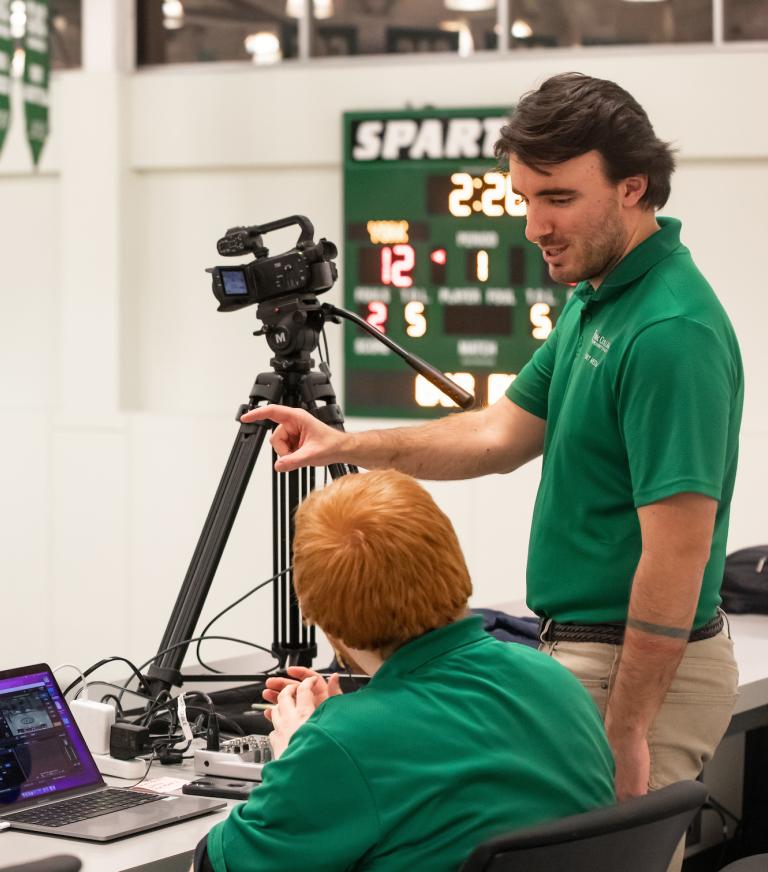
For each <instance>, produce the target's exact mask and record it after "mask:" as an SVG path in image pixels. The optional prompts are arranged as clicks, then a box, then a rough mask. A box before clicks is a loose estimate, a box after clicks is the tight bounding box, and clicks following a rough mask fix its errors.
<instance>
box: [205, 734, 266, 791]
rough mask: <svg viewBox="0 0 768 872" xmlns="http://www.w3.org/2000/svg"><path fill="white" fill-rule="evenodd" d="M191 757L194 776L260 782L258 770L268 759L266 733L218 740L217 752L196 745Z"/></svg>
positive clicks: (260, 769) (259, 770)
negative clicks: (193, 758) (219, 742)
mask: <svg viewBox="0 0 768 872" xmlns="http://www.w3.org/2000/svg"><path fill="white" fill-rule="evenodd" d="M194 756H195V772H197V773H198V775H221V776H223V777H224V778H242V779H244V780H246V781H261V771H262V769H263V768H264V766H265V764H266V763H267V762H268V761H269V760H271V759H272V748H271V746H270V744H269V739H268V738H267V737H266V736H260V735H253V736H239V737H238V738H236V739H228V740H227V741H225V742H222V743H221V750H219V751H207V750H206V749H205V748H196V749H195V752H194Z"/></svg>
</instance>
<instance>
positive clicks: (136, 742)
mask: <svg viewBox="0 0 768 872" xmlns="http://www.w3.org/2000/svg"><path fill="white" fill-rule="evenodd" d="M147 750H149V730H148V729H147V728H146V727H139V726H136V724H113V725H112V729H111V730H110V733H109V753H110V754H111V755H112V756H113V757H117V759H118V760H132V759H133V758H134V757H138V756H139V754H144V753H145V752H146V751H147Z"/></svg>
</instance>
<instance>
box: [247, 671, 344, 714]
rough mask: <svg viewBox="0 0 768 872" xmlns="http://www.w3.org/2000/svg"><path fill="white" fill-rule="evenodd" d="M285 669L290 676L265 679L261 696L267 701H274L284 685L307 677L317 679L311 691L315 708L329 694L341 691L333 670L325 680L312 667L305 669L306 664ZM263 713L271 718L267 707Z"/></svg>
mask: <svg viewBox="0 0 768 872" xmlns="http://www.w3.org/2000/svg"><path fill="white" fill-rule="evenodd" d="M287 671H288V675H290V676H291V677H290V678H282V677H280V678H278V677H275V678H268V679H267V687H266V690H264V691H263V692H262V696H263V697H264V699H265V700H266V701H267V702H271V703H276V702H277V697H278V694H279V693H280V691H282V690H283V689H284V688H285V687H290V686H291V685H297V684H298V683H299V682H300V681H305V680H306V679H307V678H316V679H317V681H316V682H314V684H313V685H312V691H313V694H314V696H315V699H316V702H315V708H317V706H319V705H320V703H321V702H323V701H324V700H326V699H328V697H329V696H336V695H337V694H340V693H341V685H340V683H339V675H338V673H336V672H334V673H333V675H332V676H331V677H330V678H329V679H328V681H326V680H325V677H324V676H323V675H320V673H319V672H315V670H314V669H307V667H306V666H289V667H288V670H287ZM264 714H265V715H266V717H267V718H268V719H269V720H271V719H272V718H271V715H272V712H271V711H270V710H269V709H267V711H266V712H264Z"/></svg>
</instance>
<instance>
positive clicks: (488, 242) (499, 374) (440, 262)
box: [344, 107, 569, 418]
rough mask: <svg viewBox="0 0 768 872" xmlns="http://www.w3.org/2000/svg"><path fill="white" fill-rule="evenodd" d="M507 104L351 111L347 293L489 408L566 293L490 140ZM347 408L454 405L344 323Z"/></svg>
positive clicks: (407, 412) (426, 410) (428, 413)
mask: <svg viewBox="0 0 768 872" xmlns="http://www.w3.org/2000/svg"><path fill="white" fill-rule="evenodd" d="M506 115H507V110H506V109H503V108H498V107H497V108H488V109H453V110H424V111H418V112H417V111H403V112H364V113H363V112H360V113H347V114H346V115H345V116H344V142H345V147H344V170H345V172H344V210H345V240H344V255H345V256H344V298H345V306H347V307H348V308H350V309H352V310H354V311H357V312H358V313H359V314H360V315H361V316H362V317H364V318H365V319H366V320H367V321H368V323H369V324H371V325H372V326H374V327H376V328H377V329H378V330H381V331H382V332H383V333H386V334H388V335H390V336H391V337H392V338H393V339H395V341H397V342H399V343H400V344H402V345H404V346H405V347H407V348H409V349H410V350H412V351H413V352H414V353H416V354H418V355H420V356H421V357H424V358H426V359H427V360H429V362H430V363H432V364H434V365H435V366H437V367H439V368H440V369H442V370H444V371H446V372H448V373H451V375H452V377H453V378H454V380H455V381H457V382H459V383H460V384H462V385H463V386H464V387H466V388H467V389H468V390H471V391H472V392H473V393H475V395H476V396H477V398H478V400H479V401H480V402H483V403H485V402H493V401H495V400H496V399H498V397H499V396H501V394H502V393H503V392H504V390H505V389H506V387H507V385H508V384H509V382H510V380H511V379H512V378H513V377H514V375H515V374H516V373H517V372H518V371H519V370H520V368H521V367H522V366H523V364H525V362H526V361H527V360H528V359H529V357H530V356H531V354H533V352H534V351H535V350H536V348H538V347H539V345H540V344H541V342H543V341H544V339H546V337H547V336H548V335H549V332H550V331H551V330H552V327H553V326H554V324H555V322H556V320H557V315H558V313H559V312H560V311H561V309H562V306H563V305H564V303H565V301H566V298H567V295H568V293H569V289H568V288H567V287H565V286H562V285H554V284H553V283H552V282H551V280H550V278H549V275H548V272H547V270H546V265H545V264H544V263H543V261H542V259H541V256H540V254H539V252H538V250H537V249H536V248H535V246H533V245H531V244H530V243H528V242H527V241H526V239H525V235H524V231H525V220H524V216H525V209H524V206H523V204H522V203H520V202H519V200H518V198H517V197H516V196H515V194H514V193H513V191H512V190H511V187H510V185H509V181H508V177H507V175H506V173H505V172H502V171H500V169H499V168H498V167H497V165H496V160H495V158H494V156H493V145H494V143H495V141H496V139H497V138H498V135H499V129H500V128H501V126H502V125H503V124H504V123H505V120H506ZM345 367H346V373H345V393H346V396H345V408H346V411H347V413H348V414H352V415H367V416H377V417H378V416H390V417H421V418H423V417H434V416H436V415H441V414H446V413H447V412H449V411H450V409H451V408H455V406H453V404H452V403H451V401H450V400H448V399H447V398H446V397H445V396H444V395H442V394H441V393H440V392H439V391H437V390H436V389H435V388H434V387H433V386H432V385H430V384H429V383H428V382H426V381H425V380H424V379H423V378H421V377H420V376H415V375H414V374H413V372H412V371H411V370H409V369H408V368H407V367H406V366H405V365H404V364H403V363H402V361H400V359H399V358H397V357H396V356H395V355H392V354H390V353H389V351H388V349H386V348H385V347H384V346H382V345H381V344H380V343H377V342H376V341H375V340H373V339H371V338H370V337H365V336H361V335H360V333H359V331H356V330H355V328H354V327H352V325H347V324H345Z"/></svg>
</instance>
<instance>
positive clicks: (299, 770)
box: [208, 723, 380, 872]
mask: <svg viewBox="0 0 768 872" xmlns="http://www.w3.org/2000/svg"><path fill="white" fill-rule="evenodd" d="M379 828H380V825H379V819H378V814H377V811H376V808H375V805H374V802H373V797H372V796H371V793H370V790H369V788H368V785H367V783H366V781H365V779H364V778H363V776H362V774H361V773H360V771H359V769H358V767H357V765H356V763H355V762H354V760H353V759H352V758H351V757H350V756H349V755H348V754H347V752H346V751H345V750H344V748H342V747H341V746H340V745H339V744H338V743H337V742H336V741H335V740H334V739H333V738H332V737H331V736H330V735H328V733H326V732H325V730H323V729H322V728H320V727H318V726H317V725H315V724H312V723H306V724H304V725H303V726H302V727H301V728H300V729H299V730H298V731H297V732H296V733H295V735H294V736H293V738H292V739H291V742H290V744H289V745H288V748H287V749H286V750H285V752H284V753H283V755H282V756H281V757H280V759H279V760H275V761H273V762H272V763H269V764H267V766H265V767H264V780H263V782H262V784H261V786H260V787H256V788H254V790H253V791H252V793H251V795H250V797H249V798H248V801H247V802H246V803H244V804H242V805H240V806H236V807H235V808H234V809H233V810H232V812H231V813H230V815H229V817H228V818H227V819H226V820H225V821H223V822H222V823H220V824H217V825H216V826H215V827H214V828H213V829H212V830H211V831H210V833H209V834H208V857H209V858H210V861H211V865H212V866H213V868H214V870H215V872H253V870H256V869H258V870H259V872H306V869H307V868H310V867H311V868H312V869H313V870H317V872H331V870H335V872H341V870H345V869H347V868H349V867H350V866H352V865H353V864H354V862H355V861H356V860H358V859H359V858H360V857H362V856H363V854H365V853H366V851H368V850H369V849H370V848H371V847H372V846H373V845H374V844H376V842H377V841H378V839H379Z"/></svg>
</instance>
